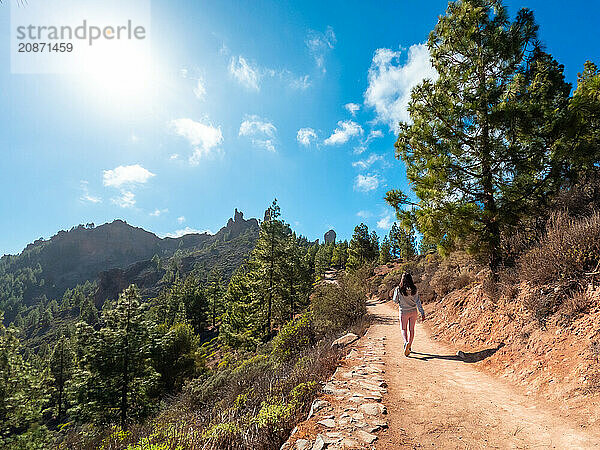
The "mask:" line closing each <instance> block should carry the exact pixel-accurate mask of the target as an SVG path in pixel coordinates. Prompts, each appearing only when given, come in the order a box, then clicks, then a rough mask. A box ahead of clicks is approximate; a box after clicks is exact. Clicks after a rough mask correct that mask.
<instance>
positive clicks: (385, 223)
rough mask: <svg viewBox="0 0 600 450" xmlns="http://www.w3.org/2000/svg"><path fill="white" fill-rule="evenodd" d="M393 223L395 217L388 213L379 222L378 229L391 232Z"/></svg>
mask: <svg viewBox="0 0 600 450" xmlns="http://www.w3.org/2000/svg"><path fill="white" fill-rule="evenodd" d="M393 223H394V216H393V215H392V214H391V213H387V214H386V215H384V216H383V217H382V218H381V219H379V220H378V221H377V228H379V229H381V230H389V229H390V228H392V224H393Z"/></svg>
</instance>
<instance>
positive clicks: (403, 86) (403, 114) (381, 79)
mask: <svg viewBox="0 0 600 450" xmlns="http://www.w3.org/2000/svg"><path fill="white" fill-rule="evenodd" d="M401 53H402V52H401V51H393V50H391V49H389V48H378V49H377V50H375V54H374V55H373V61H372V62H371V67H370V68H369V74H368V79H369V85H368V87H367V90H366V91H365V105H367V106H369V107H371V108H374V109H375V112H376V114H377V117H376V121H377V122H380V123H385V124H387V125H388V126H389V127H390V130H391V131H395V130H397V127H398V123H399V122H400V121H403V122H408V121H409V120H410V117H409V114H408V109H407V108H408V103H409V101H410V92H411V89H412V88H413V87H415V86H416V85H418V84H419V83H421V81H422V80H423V79H425V78H429V79H431V80H436V79H437V77H438V75H437V72H436V71H435V69H434V68H433V67H432V66H431V62H430V57H429V50H428V49H427V46H426V45H425V44H415V45H412V46H411V47H410V48H409V49H408V56H407V61H406V63H405V64H404V65H402V64H400V63H399V60H400V55H401Z"/></svg>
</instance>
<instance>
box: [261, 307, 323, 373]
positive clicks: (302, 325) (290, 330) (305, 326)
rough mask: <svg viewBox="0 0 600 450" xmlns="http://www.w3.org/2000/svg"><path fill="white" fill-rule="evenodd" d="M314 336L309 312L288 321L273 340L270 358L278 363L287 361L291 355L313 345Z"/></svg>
mask: <svg viewBox="0 0 600 450" xmlns="http://www.w3.org/2000/svg"><path fill="white" fill-rule="evenodd" d="M314 340H315V336H314V332H313V329H312V324H311V314H310V312H307V313H304V314H302V315H301V316H300V317H298V318H296V319H294V320H290V321H289V322H288V323H286V324H285V325H284V327H283V328H282V329H281V331H280V332H279V334H278V335H277V336H276V337H275V339H273V350H272V351H271V355H272V357H273V358H274V359H275V360H276V361H279V362H282V361H286V360H288V359H289V358H290V357H291V356H292V355H294V354H298V352H301V351H302V350H304V349H306V348H308V347H310V346H311V345H313V344H314Z"/></svg>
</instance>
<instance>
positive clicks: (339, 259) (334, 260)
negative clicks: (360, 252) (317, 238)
mask: <svg viewBox="0 0 600 450" xmlns="http://www.w3.org/2000/svg"><path fill="white" fill-rule="evenodd" d="M347 262H348V241H342V242H339V243H338V244H337V245H336V246H335V248H334V249H333V254H332V255H331V264H333V265H334V266H337V267H339V268H340V269H344V268H345V267H346V263H347Z"/></svg>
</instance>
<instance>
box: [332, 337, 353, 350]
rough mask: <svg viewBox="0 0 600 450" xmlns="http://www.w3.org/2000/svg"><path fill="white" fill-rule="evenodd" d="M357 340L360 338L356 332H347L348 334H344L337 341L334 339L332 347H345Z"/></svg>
mask: <svg viewBox="0 0 600 450" xmlns="http://www.w3.org/2000/svg"><path fill="white" fill-rule="evenodd" d="M357 340H358V336H357V335H355V334H354V333H347V334H345V335H343V336H342V337H341V338H338V339H336V340H335V341H333V343H332V344H331V347H333V348H344V347H346V346H347V345H350V344H352V343H353V342H355V341H357Z"/></svg>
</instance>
